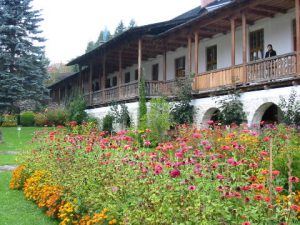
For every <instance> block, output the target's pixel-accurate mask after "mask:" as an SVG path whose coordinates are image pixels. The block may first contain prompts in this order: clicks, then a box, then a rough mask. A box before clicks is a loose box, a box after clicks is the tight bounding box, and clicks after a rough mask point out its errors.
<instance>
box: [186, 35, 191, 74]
mask: <svg viewBox="0 0 300 225" xmlns="http://www.w3.org/2000/svg"><path fill="white" fill-rule="evenodd" d="M187 58H188V73H189V76H190V75H191V74H192V37H191V36H189V37H188V55H187Z"/></svg>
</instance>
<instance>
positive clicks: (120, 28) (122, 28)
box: [114, 20, 126, 37]
mask: <svg viewBox="0 0 300 225" xmlns="http://www.w3.org/2000/svg"><path fill="white" fill-rule="evenodd" d="M125 30H126V27H125V25H124V23H123V21H122V20H121V21H120V23H119V24H118V26H117V27H116V30H115V33H114V37H116V36H118V35H120V34H122V33H123V32H124V31H125Z"/></svg>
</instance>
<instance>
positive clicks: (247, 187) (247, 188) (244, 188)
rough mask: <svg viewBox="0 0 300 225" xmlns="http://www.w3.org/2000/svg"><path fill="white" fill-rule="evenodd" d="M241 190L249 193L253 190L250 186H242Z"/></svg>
mask: <svg viewBox="0 0 300 225" xmlns="http://www.w3.org/2000/svg"><path fill="white" fill-rule="evenodd" d="M241 189H242V190H243V191H249V190H250V189H251V187H250V186H242V187H241Z"/></svg>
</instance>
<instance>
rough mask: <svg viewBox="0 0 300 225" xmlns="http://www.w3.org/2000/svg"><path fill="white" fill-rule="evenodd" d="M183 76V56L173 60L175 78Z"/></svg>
mask: <svg viewBox="0 0 300 225" xmlns="http://www.w3.org/2000/svg"><path fill="white" fill-rule="evenodd" d="M184 76H185V56H183V57H180V58H177V59H175V77H184Z"/></svg>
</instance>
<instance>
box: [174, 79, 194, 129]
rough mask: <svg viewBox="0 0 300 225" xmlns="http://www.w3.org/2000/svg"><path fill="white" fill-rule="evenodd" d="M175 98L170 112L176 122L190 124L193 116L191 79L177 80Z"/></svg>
mask: <svg viewBox="0 0 300 225" xmlns="http://www.w3.org/2000/svg"><path fill="white" fill-rule="evenodd" d="M176 86H177V92H176V94H177V96H176V97H177V99H178V102H177V103H175V104H174V105H173V107H172V110H171V113H172V116H173V121H174V123H176V124H192V123H193V120H194V119H193V116H194V106H193V105H191V101H192V92H191V90H192V82H191V80H177V82H176Z"/></svg>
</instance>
